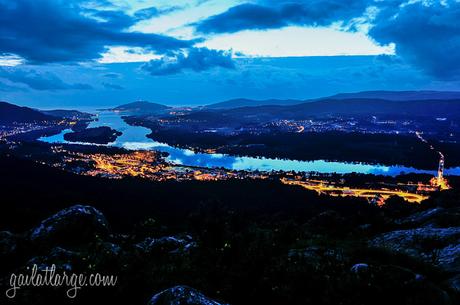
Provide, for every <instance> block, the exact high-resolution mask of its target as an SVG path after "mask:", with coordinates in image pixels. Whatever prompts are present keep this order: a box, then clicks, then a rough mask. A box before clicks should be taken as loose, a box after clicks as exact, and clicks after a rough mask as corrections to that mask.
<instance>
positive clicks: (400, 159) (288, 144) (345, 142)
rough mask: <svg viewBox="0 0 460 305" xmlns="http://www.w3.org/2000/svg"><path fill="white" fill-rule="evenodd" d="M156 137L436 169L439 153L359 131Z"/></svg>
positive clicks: (165, 133)
mask: <svg viewBox="0 0 460 305" xmlns="http://www.w3.org/2000/svg"><path fill="white" fill-rule="evenodd" d="M150 137H151V138H152V139H154V140H157V141H160V142H165V143H168V144H171V145H177V146H182V147H196V148H198V149H207V148H214V149H217V151H218V152H220V153H226V154H231V155H240V156H262V157H268V158H285V159H293V160H304V161H310V160H318V159H324V160H330V161H345V162H355V161H360V162H366V163H378V164H385V165H405V166H412V167H416V168H420V169H436V168H437V165H438V161H439V156H438V154H437V153H436V152H435V151H433V150H430V148H429V146H428V145H426V144H424V143H422V142H420V141H419V140H418V139H417V138H415V137H410V136H397V135H386V134H359V133H341V132H324V133H273V134H261V135H253V134H249V133H245V134H240V135H237V136H225V135H220V134H214V133H189V132H186V131H184V130H177V131H176V130H155V129H154V130H153V132H152V134H151V135H150ZM445 147H448V149H449V150H448V153H446V158H447V164H448V166H452V167H453V166H459V165H460V158H459V157H458V156H460V154H456V153H455V152H458V151H459V148H458V145H454V144H445V145H444V146H443V148H445Z"/></svg>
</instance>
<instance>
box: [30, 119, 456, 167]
mask: <svg viewBox="0 0 460 305" xmlns="http://www.w3.org/2000/svg"><path fill="white" fill-rule="evenodd" d="M97 114H98V120H97V121H93V122H91V123H90V124H89V126H88V127H89V128H92V127H100V126H109V127H111V128H113V129H116V130H118V131H121V132H122V133H123V134H122V135H121V136H119V137H118V138H117V140H116V141H115V142H113V143H110V144H109V145H112V146H117V147H123V148H126V149H129V150H138V149H151V150H157V151H162V152H167V153H168V154H169V157H168V161H169V162H171V163H174V164H181V165H188V166H201V167H224V168H228V169H234V170H261V171H272V170H284V171H291V170H294V171H304V172H311V171H313V172H320V173H334V172H335V173H339V174H347V173H353V172H355V173H362V174H381V175H388V176H396V175H399V174H400V173H427V174H431V175H435V174H436V170H435V169H433V170H420V169H415V168H412V167H405V166H384V165H378V164H365V163H359V162H356V163H349V162H333V161H324V160H315V161H296V160H281V159H269V158H254V157H235V156H229V155H224V154H205V153H195V152H193V151H191V150H188V149H181V148H175V147H171V146H169V145H167V144H164V143H160V142H156V141H154V140H152V139H150V138H147V135H148V134H150V132H151V131H150V129H148V128H145V127H141V126H131V125H128V124H127V123H126V122H125V121H124V120H123V119H122V118H121V117H120V115H119V114H117V113H115V112H110V111H101V112H98V113H97ZM68 132H72V131H71V130H70V129H66V130H63V131H62V132H61V133H60V134H57V135H53V136H48V137H42V138H40V139H39V140H41V141H43V142H48V143H67V142H66V141H65V140H64V134H66V133H68ZM445 174H447V175H449V174H450V175H460V167H457V168H451V169H446V170H445Z"/></svg>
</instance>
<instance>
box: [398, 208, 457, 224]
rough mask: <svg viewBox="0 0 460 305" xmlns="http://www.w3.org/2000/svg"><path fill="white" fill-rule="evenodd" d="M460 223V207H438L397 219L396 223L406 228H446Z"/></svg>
mask: <svg viewBox="0 0 460 305" xmlns="http://www.w3.org/2000/svg"><path fill="white" fill-rule="evenodd" d="M459 223H460V208H451V209H445V208H442V207H437V208H434V209H429V210H426V211H422V212H419V213H414V214H412V215H410V216H409V217H406V218H402V219H399V220H397V221H396V224H398V225H401V226H403V227H406V228H410V227H413V228H415V227H433V228H446V227H452V226H457V225H458V224H459Z"/></svg>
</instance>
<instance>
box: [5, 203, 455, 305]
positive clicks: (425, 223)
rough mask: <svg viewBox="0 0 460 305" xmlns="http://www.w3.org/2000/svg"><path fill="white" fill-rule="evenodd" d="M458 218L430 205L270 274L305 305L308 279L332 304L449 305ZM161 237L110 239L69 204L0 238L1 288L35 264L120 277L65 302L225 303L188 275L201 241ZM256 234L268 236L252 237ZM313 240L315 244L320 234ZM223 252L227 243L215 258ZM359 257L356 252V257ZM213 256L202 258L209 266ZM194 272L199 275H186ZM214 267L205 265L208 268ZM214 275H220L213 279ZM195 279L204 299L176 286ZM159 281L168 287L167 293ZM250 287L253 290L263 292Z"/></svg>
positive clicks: (59, 298)
mask: <svg viewBox="0 0 460 305" xmlns="http://www.w3.org/2000/svg"><path fill="white" fill-rule="evenodd" d="M459 220H460V210H459V209H458V208H442V207H437V208H433V209H428V210H426V211H423V212H419V213H416V214H412V215H410V216H409V217H403V218H400V219H397V220H396V221H394V222H393V223H392V224H391V226H392V227H394V228H395V229H394V230H390V231H387V232H381V233H377V234H371V237H370V238H365V241H362V240H361V241H360V242H358V243H356V241H355V243H354V244H353V245H352V246H351V247H350V248H347V247H346V246H344V245H343V244H341V243H340V242H338V241H337V242H334V243H326V242H324V241H322V242H316V243H313V242H312V241H311V240H312V239H310V242H309V243H306V244H304V245H303V246H302V247H300V245H299V246H298V247H296V248H291V249H290V250H289V251H287V252H286V253H284V254H283V253H280V254H279V255H281V257H283V258H282V259H281V260H279V261H278V262H277V264H278V267H277V268H279V269H278V270H277V271H275V274H277V276H278V277H286V276H287V277H288V279H287V280H288V281H291V284H290V285H292V286H300V287H302V286H304V289H305V294H306V295H305V297H306V298H304V300H307V302H306V303H307V304H308V295H307V294H308V293H310V291H311V287H312V285H313V284H312V282H310V280H312V281H315V282H318V286H317V287H316V289H322V290H324V293H325V294H326V295H327V294H331V298H332V297H333V295H334V294H337V293H338V294H340V293H348V294H350V295H343V303H342V304H349V303H352V302H355V303H354V304H371V301H372V297H375V298H376V299H375V302H374V304H380V303H379V302H380V300H379V299H378V296H379V295H385V294H390V295H396V296H398V297H397V299H395V300H394V301H395V302H394V304H437V305H442V304H446V305H447V304H452V305H454V304H458V303H456V302H458V300H459V294H460V226H456V225H457V224H460V223H459V222H458V221H459ZM344 221H345V220H344V219H342V218H341V217H340V215H338V214H337V213H335V212H324V213H321V214H319V215H317V216H316V217H314V218H312V219H311V220H310V221H309V222H308V223H307V224H305V226H307V227H314V228H316V229H318V228H322V229H325V228H328V227H329V226H331V225H333V226H337V225H340V223H341V222H342V224H344V223H343V222H344ZM369 227H370V225H367V226H366V225H365V226H361V227H360V228H359V230H362V231H366V230H370V229H369ZM145 228H150V229H149V230H146V229H145ZM152 228H154V229H153V230H152ZM275 230H277V229H275ZM163 231H164V229H162V228H161V226H157V225H156V224H155V223H154V221H151V222H150V223H145V224H144V225H143V227H142V229H138V231H137V233H135V234H134V233H133V234H116V233H114V232H112V231H111V229H110V225H109V223H108V221H107V219H106V218H105V216H104V215H103V214H102V213H101V212H100V211H98V210H97V209H95V208H94V207H91V206H85V205H75V206H72V207H69V208H67V209H64V210H62V211H60V212H58V213H56V214H54V215H52V216H50V217H49V218H47V219H45V220H43V221H42V222H41V223H40V224H39V225H38V226H36V227H35V228H32V229H31V230H29V231H27V232H24V233H23V234H13V233H11V232H7V231H4V232H0V255H1V257H0V259H1V261H2V264H1V270H0V271H1V274H2V279H1V286H2V289H5V290H6V289H7V288H8V287H9V286H8V285H9V276H8V274H10V273H11V272H14V273H20V272H24V273H25V272H26V270H27V269H26V268H27V266H31V265H34V264H36V265H37V266H38V267H39V268H42V269H44V268H46V267H51V265H53V264H54V265H56V267H57V270H58V271H66V272H75V273H91V272H101V273H105V274H110V273H112V274H116V275H117V276H118V278H119V285H117V286H116V287H99V288H94V287H91V288H83V289H82V291H81V292H79V294H80V295H79V297H78V298H77V299H75V300H72V304H88V302H90V301H91V302H98V303H100V304H103V303H104V304H110V303H116V304H118V303H120V304H149V305H173V304H181V305H219V304H227V301H226V299H225V297H222V296H221V295H220V293H219V291H213V290H212V289H208V288H206V287H211V286H212V283H209V284H207V283H203V282H201V281H200V280H198V278H195V279H194V278H193V276H196V277H199V275H196V274H199V272H200V270H202V269H200V267H199V266H198V267H196V266H194V264H196V262H197V261H195V260H194V256H195V255H197V254H198V255H199V256H200V257H202V256H203V255H204V254H203V253H208V252H206V251H205V250H200V249H201V248H203V247H204V244H206V243H205V241H203V240H200V239H196V238H194V237H193V236H190V235H189V234H187V233H181V234H175V235H162V232H163ZM316 232H318V231H316ZM258 234H267V233H263V232H262V231H260V232H259V233H258ZM320 238H323V239H324V235H323V236H322V237H320ZM279 242H282V240H280V241H279ZM334 244H335V246H334ZM231 247H232V246H231V244H230V242H229V243H228V244H224V245H223V248H222V249H221V250H219V251H222V252H224V251H226V249H225V248H231ZM254 250H255V249H254ZM360 251H364V253H365V255H360V254H359V252H360ZM271 254H273V253H267V255H271ZM208 255H210V254H209V253H208ZM231 255H232V256H233V257H230V258H228V259H244V258H241V257H238V254H237V253H233V254H231ZM212 259H213V258H212V257H210V260H209V261H210V262H211V261H212ZM198 261H199V260H198ZM239 263H240V262H236V263H235V264H234V269H233V270H230V272H229V273H228V274H226V275H222V274H221V275H222V276H232V275H231V274H232V273H236V272H240V273H243V274H244V272H245V270H237V268H238V267H237V266H238V264H239ZM267 264H269V263H268V261H267ZM195 267H196V268H198V269H197V270H198V273H194V272H191V271H190V270H191V269H193V268H195ZM213 267H214V266H208V267H207V268H210V269H211V270H212V268H213ZM201 268H204V267H201ZM215 268H216V269H217V268H219V266H217V265H215ZM291 269H292V270H291ZM294 269H295V271H293V270H294ZM203 270H204V269H203ZM206 270H208V269H206ZM206 272H208V271H206ZM260 272H261V274H260V275H258V276H260V277H261V278H264V277H268V276H269V275H268V274H264V272H266V271H263V270H261V271H260ZM194 274H195V275H194ZM213 276H217V277H219V274H214V275H213ZM270 276H271V275H270ZM194 282H195V283H196V284H197V285H199V286H200V287H201V288H204V289H205V290H208V291H209V292H210V293H211V294H212V296H213V297H212V298H209V297H208V296H206V294H205V293H203V292H200V291H199V290H196V289H194V288H191V287H190V285H183V284H182V283H194ZM167 283H171V284H172V285H170V286H169V287H168V286H166V285H167ZM173 283H174V284H173ZM266 283H267V285H270V286H268V287H267V288H269V290H277V289H278V290H279V289H284V288H281V287H279V286H276V285H273V284H272V283H270V282H269V280H268V278H267V279H266ZM208 285H209V286H208ZM254 285H260V284H256V283H254ZM149 286H151V288H150V289H149V288H148V287H149ZM253 288H254V291H264V290H265V289H266V288H265V287H259V288H258V287H256V286H254V287H253ZM256 288H257V289H256ZM60 289H61V290H62V288H60ZM60 289H45V288H22V289H20V290H19V291H18V295H17V297H16V298H15V300H13V301H14V302H17V303H14V302H13V301H12V300H8V301H9V302H12V304H67V302H69V300H68V299H66V298H65V296H64V292H63V291H61V290H60ZM228 289H230V291H231V290H232V289H239V288H238V287H229V288H228ZM149 290H150V292H149ZM341 291H342V292H341ZM280 294H281V295H282V294H283V293H282V292H281V293H280ZM369 296H370V297H369ZM286 297H288V295H286ZM107 300H109V301H110V302H107ZM128 300H132V301H128ZM311 300H312V301H314V300H315V297H313V296H312V297H311ZM106 302H107V303H106ZM128 302H129V303H128ZM243 303H244V301H243ZM325 303H327V301H325ZM261 304H262V303H261ZM264 304H265V303H264ZM279 304H281V303H279Z"/></svg>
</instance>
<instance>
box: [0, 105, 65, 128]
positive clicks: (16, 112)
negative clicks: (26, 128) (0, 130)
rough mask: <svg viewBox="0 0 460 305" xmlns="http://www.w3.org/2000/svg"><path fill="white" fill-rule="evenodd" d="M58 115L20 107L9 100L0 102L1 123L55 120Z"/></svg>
mask: <svg viewBox="0 0 460 305" xmlns="http://www.w3.org/2000/svg"><path fill="white" fill-rule="evenodd" d="M56 119H57V118H56V117H53V116H49V115H46V114H43V113H41V112H40V111H37V110H34V109H31V108H28V107H20V106H16V105H13V104H10V103H7V102H0V124H11V123H14V122H16V123H33V122H44V121H54V120H56Z"/></svg>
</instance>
